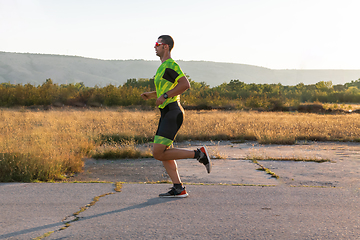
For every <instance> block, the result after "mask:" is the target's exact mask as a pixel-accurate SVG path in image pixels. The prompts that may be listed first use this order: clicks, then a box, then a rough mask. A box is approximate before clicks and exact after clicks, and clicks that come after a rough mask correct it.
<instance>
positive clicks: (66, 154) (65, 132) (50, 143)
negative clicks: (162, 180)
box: [0, 108, 360, 181]
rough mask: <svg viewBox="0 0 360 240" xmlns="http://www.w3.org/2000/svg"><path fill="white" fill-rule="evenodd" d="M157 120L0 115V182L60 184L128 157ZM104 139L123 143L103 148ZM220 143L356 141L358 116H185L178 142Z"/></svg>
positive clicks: (140, 114) (88, 114)
mask: <svg viewBox="0 0 360 240" xmlns="http://www.w3.org/2000/svg"><path fill="white" fill-rule="evenodd" d="M158 118H159V112H158V110H154V111H136V110H124V109H122V108H117V109H96V110H76V109H66V110H64V109H62V110H50V111H30V110H24V109H20V110H19V109H17V110H16V109H1V110H0V181H52V180H60V179H62V178H63V177H64V175H65V174H66V173H73V172H79V171H81V169H82V167H83V160H82V159H83V158H84V157H90V156H95V155H96V154H99V153H101V152H104V151H107V150H108V151H119V149H126V151H127V154H129V155H130V156H131V154H133V153H134V151H133V152H131V149H136V145H135V140H136V139H151V138H152V137H153V135H154V133H155V131H156V127H157V122H158ZM104 136H105V137H114V136H117V137H118V138H124V139H127V141H122V142H121V141H120V142H117V143H116V144H110V143H105V144H104V141H100V140H101V139H102V138H101V137H104ZM132 139H135V140H132ZM223 139H234V140H256V141H258V142H259V143H264V144H294V143H296V141H297V140H319V141H325V140H326V141H360V115H359V114H339V115H325V114H305V113H296V112H295V113H285V112H255V111H254V112H252V111H250V112H246V111H187V112H186V116H185V121H184V124H183V127H182V128H181V130H180V132H179V134H178V136H177V140H178V141H181V140H223ZM135 152H136V151H135ZM148 154H149V153H146V154H145V155H148ZM105 156H106V155H105ZM134 156H135V157H138V156H139V155H137V154H135V155H134Z"/></svg>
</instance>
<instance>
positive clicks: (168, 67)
mask: <svg viewBox="0 0 360 240" xmlns="http://www.w3.org/2000/svg"><path fill="white" fill-rule="evenodd" d="M173 46H174V40H173V39H172V37H170V36H169V35H162V36H160V37H159V38H158V41H157V42H156V43H155V47H154V48H155V52H156V55H157V56H159V57H160V60H161V62H162V64H161V65H160V67H159V68H158V70H157V72H156V75H155V78H154V83H155V88H156V91H153V92H144V93H143V94H141V97H142V98H143V99H145V100H148V99H151V98H156V106H158V107H159V109H160V112H161V117H160V121H159V125H158V129H157V131H156V134H155V138H154V145H153V156H154V158H155V159H157V160H160V161H162V162H163V165H164V167H165V169H166V171H167V173H168V174H169V176H170V178H171V181H172V182H173V184H174V186H173V187H172V188H171V190H170V191H169V192H167V193H163V194H160V195H159V197H187V196H188V193H187V192H186V189H185V187H184V186H183V185H182V182H181V180H180V176H179V173H178V170H177V165H176V161H175V160H177V159H186V158H196V159H197V160H198V161H199V162H200V163H202V164H204V165H205V167H206V170H207V172H208V173H210V171H211V163H210V158H209V154H208V152H207V150H206V147H205V146H203V147H201V148H200V149H197V150H186V149H179V148H170V146H171V145H172V144H173V141H174V139H175V136H176V134H177V132H178V131H179V128H180V126H181V125H182V122H183V117H184V110H183V108H182V107H181V105H180V94H182V93H183V92H184V91H186V90H187V89H189V88H190V83H189V80H188V79H187V78H186V76H185V75H184V73H183V72H182V71H181V69H180V67H179V65H178V64H177V63H176V62H175V61H174V60H173V59H172V58H171V50H172V48H173Z"/></svg>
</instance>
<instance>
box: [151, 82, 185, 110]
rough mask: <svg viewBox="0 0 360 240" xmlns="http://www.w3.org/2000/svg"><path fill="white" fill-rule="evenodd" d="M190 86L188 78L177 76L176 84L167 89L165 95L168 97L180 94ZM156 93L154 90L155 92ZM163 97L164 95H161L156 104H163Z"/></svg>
mask: <svg viewBox="0 0 360 240" xmlns="http://www.w3.org/2000/svg"><path fill="white" fill-rule="evenodd" d="M189 88H190V83H189V80H188V79H187V78H186V77H185V76H183V77H181V78H179V80H178V84H177V85H176V87H174V88H173V89H171V90H169V91H167V92H166V93H167V95H168V97H169V98H171V97H174V96H177V95H180V94H182V93H183V92H185V91H186V90H187V89H189ZM155 94H156V92H155ZM165 100H166V99H165V98H164V95H161V96H160V97H159V98H158V99H157V100H156V103H155V104H156V106H159V105H161V104H163V103H164V102H165Z"/></svg>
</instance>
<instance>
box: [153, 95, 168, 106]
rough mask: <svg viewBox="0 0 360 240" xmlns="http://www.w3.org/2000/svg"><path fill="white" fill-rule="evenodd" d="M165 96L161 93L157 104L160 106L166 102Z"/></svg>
mask: <svg viewBox="0 0 360 240" xmlns="http://www.w3.org/2000/svg"><path fill="white" fill-rule="evenodd" d="M165 100H166V99H165V98H164V95H161V96H160V97H159V98H158V99H156V102H155V105H156V106H159V105H161V104H163V103H164V102H165Z"/></svg>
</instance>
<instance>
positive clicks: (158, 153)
mask: <svg viewBox="0 0 360 240" xmlns="http://www.w3.org/2000/svg"><path fill="white" fill-rule="evenodd" d="M167 148H168V147H166V146H164V145H160V146H154V148H153V157H154V158H155V159H156V160H159V161H165V160H167V159H164V153H165V151H166V149H167Z"/></svg>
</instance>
